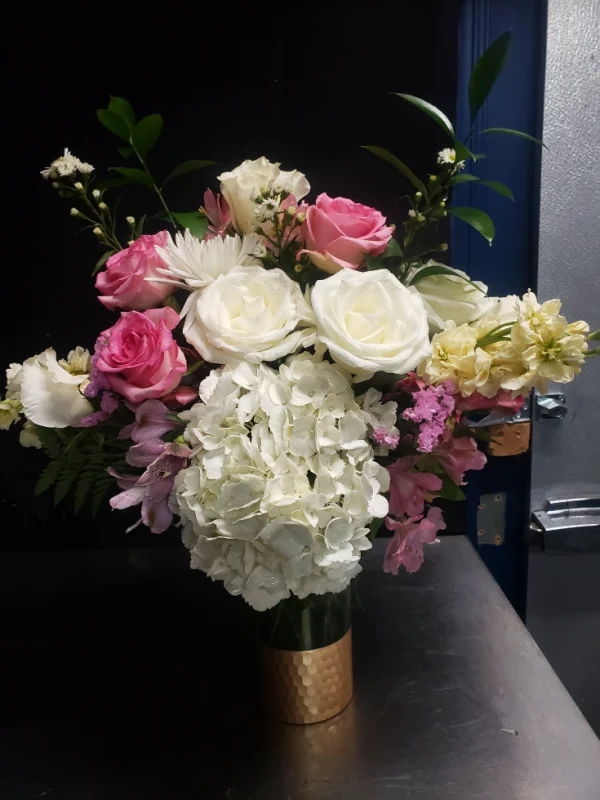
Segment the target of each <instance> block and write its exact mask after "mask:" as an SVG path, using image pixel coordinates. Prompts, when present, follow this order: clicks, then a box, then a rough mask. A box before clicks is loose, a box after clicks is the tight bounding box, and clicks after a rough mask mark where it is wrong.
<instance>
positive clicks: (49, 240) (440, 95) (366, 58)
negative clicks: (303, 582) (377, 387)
mask: <svg viewBox="0 0 600 800" xmlns="http://www.w3.org/2000/svg"><path fill="white" fill-rule="evenodd" d="M248 5H249V4H247V3H246V4H243V5H242V4H239V8H238V7H237V4H236V3H215V4H197V5H196V6H195V7H194V8H195V11H190V10H189V9H188V10H187V11H185V13H184V12H183V10H182V9H178V10H177V12H176V10H175V9H173V10H171V9H169V8H167V7H166V6H164V5H161V7H160V8H161V10H160V13H159V14H155V15H151V16H150V17H149V11H148V14H147V13H146V11H144V10H140V11H139V12H138V13H137V14H136V17H137V19H136V18H133V17H132V18H130V19H127V17H126V16H124V15H123V14H124V13H125V14H127V13H131V12H122V10H121V8H120V7H117V6H116V5H114V4H112V5H111V4H110V3H109V4H99V5H95V6H93V9H94V10H93V14H92V13H90V14H87V11H86V16H85V18H84V17H83V16H82V15H81V13H80V12H81V11H82V9H81V8H80V11H79V12H75V11H73V12H72V15H71V14H69V13H67V12H65V13H64V16H63V15H62V12H61V13H60V14H59V12H58V11H57V10H54V9H53V10H52V13H51V14H50V13H48V14H47V15H45V16H41V17H39V16H38V17H36V18H35V19H29V18H28V19H25V15H24V14H23V17H22V24H21V25H19V24H17V25H12V26H11V27H12V31H13V34H11V35H12V37H13V38H12V40H11V41H10V42H6V41H5V42H4V47H5V51H6V52H7V55H8V59H9V63H10V64H12V65H13V69H12V70H11V78H10V80H9V81H8V84H9V85H8V86H7V91H8V97H7V101H6V105H5V127H6V128H7V129H9V130H10V138H11V140H12V142H11V145H10V151H9V152H10V156H8V157H7V156H6V155H5V159H6V162H10V163H6V162H5V169H6V168H7V169H8V171H9V176H8V177H6V175H5V176H4V181H3V184H4V186H5V187H11V195H12V194H13V190H14V193H16V195H17V199H15V200H14V201H13V200H11V204H10V215H11V224H10V235H9V236H7V239H8V243H9V245H10V247H11V248H12V253H11V255H10V257H8V255H7V254H5V256H4V261H5V263H4V274H3V286H2V289H3V298H4V311H5V314H6V312H7V311H8V316H9V323H10V324H9V325H5V327H4V336H3V337H2V342H1V344H0V355H1V358H0V366H1V367H2V369H4V366H5V365H8V363H9V362H10V361H23V359H25V358H27V357H28V356H30V355H33V354H35V353H37V352H40V351H41V350H43V349H44V348H46V347H48V346H50V345H52V346H53V347H55V349H56V350H57V351H58V352H59V353H60V354H61V355H64V354H65V353H66V352H67V351H68V350H69V349H70V348H72V347H73V346H75V345H77V344H81V345H85V346H87V347H92V346H93V342H94V340H95V338H96V335H97V333H98V331H100V330H102V329H103V328H105V327H107V326H108V325H110V324H111V320H112V319H113V316H112V315H111V314H110V313H109V312H108V311H106V310H105V309H104V308H103V307H101V305H100V304H99V303H98V302H97V300H96V297H95V294H96V293H95V290H94V287H93V282H92V280H91V277H90V273H91V269H92V266H93V264H94V263H95V260H96V258H97V257H98V255H99V251H98V249H97V245H96V243H95V242H94V241H93V240H92V236H91V235H90V234H89V233H84V234H80V235H78V236H74V233H75V232H76V230H77V224H76V223H75V222H74V221H73V220H72V219H71V218H70V217H69V214H68V210H69V203H68V201H63V200H60V199H59V198H58V197H57V196H56V193H55V192H54V191H53V190H52V189H51V187H50V185H49V183H48V182H44V181H43V180H42V179H41V177H40V175H39V171H40V169H42V167H44V166H46V165H47V164H49V163H50V162H51V161H52V160H53V159H54V158H56V157H57V156H58V155H59V154H60V153H61V152H62V149H63V148H64V147H69V148H70V149H71V150H72V151H73V152H74V153H75V154H76V155H77V156H78V157H80V158H81V159H82V160H85V161H89V162H91V163H92V164H94V165H95V166H96V167H97V168H98V171H100V170H102V171H104V170H106V169H107V168H108V167H110V166H112V165H115V164H122V162H121V159H120V157H118V156H117V155H116V151H115V145H116V144H117V142H116V140H115V139H114V137H113V136H112V135H111V134H109V133H108V132H107V131H105V130H104V129H103V128H102V127H101V126H100V124H99V123H98V122H97V120H96V116H95V109H96V108H102V107H106V105H107V102H108V98H109V96H110V94H114V95H120V96H123V97H126V98H127V99H129V100H130V101H131V102H132V104H133V106H134V108H135V109H136V112H137V114H138V115H139V116H140V117H141V116H143V115H145V114H150V113H155V112H159V113H161V114H162V115H163V117H164V121H165V127H164V133H163V137H162V140H161V142H160V144H159V146H158V147H157V149H156V151H155V152H153V153H152V154H151V157H150V159H149V163H150V165H151V167H152V168H153V170H155V172H156V173H157V174H158V175H161V174H162V175H164V174H166V173H167V172H168V171H169V170H170V168H171V167H173V166H174V165H175V164H177V163H179V162H180V161H183V160H185V159H188V158H206V159H214V160H216V161H218V162H220V163H221V164H222V165H223V167H222V168H226V169H231V168H233V167H234V166H236V165H237V164H238V163H239V162H240V161H242V160H243V159H244V158H256V157H258V156H260V155H263V154H264V155H266V156H267V157H268V158H269V159H271V160H272V161H281V162H282V165H283V167H284V168H287V169H292V168H297V169H299V170H301V171H303V172H305V173H306V174H307V175H308V177H309V180H310V182H311V184H312V187H313V192H312V194H311V196H312V197H314V196H315V194H316V193H319V192H321V191H327V192H328V193H329V194H330V195H333V196H335V195H345V196H349V197H351V198H352V199H354V200H357V201H361V202H363V203H366V204H369V205H374V206H377V207H378V208H379V209H381V210H382V211H383V212H384V213H386V214H387V215H388V216H389V217H390V218H391V219H392V220H393V219H394V215H395V213H398V212H399V211H402V212H403V213H405V206H403V201H402V195H403V194H405V192H406V191H408V188H409V187H408V186H406V184H405V183H404V182H403V179H401V177H400V176H399V175H397V174H396V173H394V171H393V170H392V168H391V167H389V166H388V165H386V164H384V163H383V162H380V161H379V160H378V159H376V158H375V157H374V156H373V155H371V154H370V153H368V152H366V151H364V150H361V149H360V145H361V144H378V145H382V146H384V147H387V148H389V149H390V150H392V151H393V152H395V153H396V154H398V155H399V156H400V157H401V158H402V159H403V160H404V161H406V162H407V163H408V164H410V166H411V167H412V168H413V170H414V171H415V172H417V173H421V174H422V173H425V172H427V171H430V170H431V169H433V165H434V163H435V154H436V151H437V150H438V149H440V147H442V146H445V144H446V143H445V142H444V139H443V134H442V133H441V131H440V130H439V128H437V126H436V125H435V124H434V123H433V122H432V121H431V120H429V119H428V118H427V117H424V116H422V115H421V114H419V112H418V111H416V110H415V109H413V108H411V107H409V106H407V105H405V104H403V103H402V101H401V100H399V99H398V98H393V97H391V96H390V92H393V91H405V92H409V93H411V94H415V95H418V96H422V97H425V98H427V99H429V100H430V101H431V102H433V103H435V104H436V105H438V106H440V107H441V108H443V109H444V110H445V111H446V112H447V113H448V114H449V115H450V116H453V111H454V107H455V98H456V73H457V57H456V42H457V26H458V16H459V11H460V2H459V0H438V1H437V2H436V0H422V2H420V3H419V4H413V3H389V2H386V1H385V0H375V1H374V2H370V3H364V2H340V1H339V0H337V1H336V2H330V3H327V4H320V5H319V4H316V5H314V4H313V5H311V6H310V8H309V9H308V7H307V6H300V5H299V4H294V3H286V4H276V5H274V6H272V7H271V6H269V8H270V9H271V10H270V11H268V9H267V7H266V6H265V5H264V4H257V6H256V7H255V8H249V7H248ZM284 6H285V7H286V8H287V9H288V12H287V14H286V12H284V11H282V8H283V7H284ZM296 8H297V12H296V11H295V9H296ZM292 13H293V14H294V15H292ZM57 14H58V16H57ZM140 18H142V19H145V20H146V21H140ZM25 31H26V34H25ZM131 166H133V164H131ZM218 174H219V169H218V168H211V169H209V170H206V171H204V172H197V173H193V174H191V175H190V176H188V177H186V178H182V179H181V180H180V181H179V182H178V183H177V184H176V183H173V185H172V188H171V195H170V199H171V200H172V205H173V207H175V208H176V210H181V211H187V210H192V209H193V208H195V207H197V206H198V204H199V203H200V202H201V198H202V193H203V192H204V189H205V187H206V186H207V185H211V186H212V187H213V188H215V189H216V187H217V182H216V176H217V175H218ZM5 191H6V189H5ZM141 191H142V194H140V193H139V192H138V191H137V190H130V189H125V190H123V201H122V204H121V211H122V212H123V214H126V213H133V214H135V215H138V214H139V213H143V211H144V210H146V208H147V207H148V203H150V204H153V203H154V199H153V197H152V196H151V195H145V194H144V193H143V190H141ZM154 210H157V209H156V208H155V207H154V205H152V206H151V211H154ZM5 242H6V240H5ZM7 259H8V260H7ZM2 383H3V379H2ZM0 437H1V438H0V454H1V461H2V472H1V474H0V487H1V488H0V497H1V505H0V523H1V528H2V534H1V536H0V546H5V547H11V548H12V547H18V548H47V547H48V548H53V547H63V546H73V547H75V546H88V545H94V546H95V545H97V546H102V545H110V546H114V545H115V544H119V543H121V542H123V543H127V544H143V543H144V542H146V541H151V542H152V544H156V543H157V541H156V537H152V535H151V534H149V533H148V532H147V531H146V530H142V529H138V530H137V531H135V532H134V533H132V534H131V535H130V536H129V537H127V539H125V537H124V534H123V531H124V528H125V527H126V526H127V525H128V524H130V523H131V522H132V521H133V520H134V519H135V511H133V512H131V513H129V512H128V513H122V514H121V513H117V512H114V513H113V514H111V513H110V511H109V510H108V509H106V511H105V512H103V513H102V514H101V515H100V517H99V520H98V521H97V522H91V521H89V520H87V519H86V518H85V516H84V517H78V518H72V517H71V514H70V511H69V506H68V501H67V503H65V504H63V507H62V508H59V509H57V510H56V511H54V512H52V511H51V506H52V504H51V498H45V497H42V498H40V499H39V500H37V501H35V502H34V501H33V500H32V490H33V484H34V482H35V479H36V477H37V474H38V473H39V470H40V465H41V464H42V463H43V459H42V458H41V457H40V456H39V454H37V453H35V452H34V451H32V450H23V449H21V448H20V447H19V445H18V444H17V442H16V438H17V437H16V435H15V433H14V430H13V431H10V432H9V433H4V432H2V433H0ZM176 538H177V534H176V533H173V534H171V533H170V534H167V535H165V536H163V537H161V541H162V542H164V543H168V542H170V541H173V540H175V539H176Z"/></svg>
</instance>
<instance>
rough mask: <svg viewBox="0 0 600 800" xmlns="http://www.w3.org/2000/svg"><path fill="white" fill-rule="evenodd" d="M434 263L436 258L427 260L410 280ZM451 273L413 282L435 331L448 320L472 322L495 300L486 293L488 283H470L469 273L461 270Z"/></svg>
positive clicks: (442, 327) (435, 264) (431, 328)
mask: <svg viewBox="0 0 600 800" xmlns="http://www.w3.org/2000/svg"><path fill="white" fill-rule="evenodd" d="M433 266H438V264H437V263H436V262H435V261H428V262H427V264H425V266H423V267H421V268H420V269H418V270H414V271H413V273H412V275H411V280H414V277H415V276H416V275H418V274H419V272H420V271H421V270H422V269H427V268H428V267H433ZM439 266H445V265H443V264H440V265H439ZM447 269H451V267H447ZM452 272H453V273H454V274H452V275H448V274H445V275H430V276H429V277H427V278H423V279H422V280H420V281H417V282H416V283H415V284H414V286H415V289H416V290H417V291H418V292H419V294H420V295H421V297H422V298H423V304H424V305H425V311H426V312H427V320H428V322H429V330H430V331H431V332H432V333H436V332H437V331H441V330H443V329H444V326H445V324H446V322H449V321H452V322H455V323H456V324H457V325H463V324H464V323H465V322H473V320H475V319H478V318H479V317H480V316H481V315H482V314H485V313H486V312H487V311H489V310H490V308H491V307H492V305H493V301H492V299H491V298H489V297H488V296H487V286H486V285H485V283H481V281H472V282H471V283H468V281H469V276H468V275H467V273H466V272H462V271H461V270H460V269H453V270H452Z"/></svg>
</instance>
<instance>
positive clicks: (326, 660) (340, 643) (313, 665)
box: [262, 629, 354, 725]
mask: <svg viewBox="0 0 600 800" xmlns="http://www.w3.org/2000/svg"><path fill="white" fill-rule="evenodd" d="M262 662H263V673H264V679H265V693H266V702H267V705H268V707H269V710H270V712H271V714H272V715H273V716H274V717H275V718H276V719H278V720H280V721H281V722H291V723H296V724H298V725H308V724H309V723H312V722H323V721H324V720H326V719H330V718H331V717H335V715H336V714H339V713H340V711H343V710H344V708H346V706H347V705H348V703H349V702H350V700H351V699H352V694H353V691H354V681H353V676H352V631H351V630H350V629H348V630H347V631H346V633H345V634H344V635H343V636H342V638H341V639H338V640H337V641H335V642H333V643H331V644H328V645H326V646H325V647H318V648H317V649H315V650H279V649H277V648H275V647H263V648H262Z"/></svg>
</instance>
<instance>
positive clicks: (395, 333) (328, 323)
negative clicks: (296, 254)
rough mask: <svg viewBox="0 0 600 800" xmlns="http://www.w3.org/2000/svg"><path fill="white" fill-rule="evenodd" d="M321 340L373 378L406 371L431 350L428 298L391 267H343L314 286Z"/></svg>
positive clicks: (336, 355) (345, 361)
mask: <svg viewBox="0 0 600 800" xmlns="http://www.w3.org/2000/svg"><path fill="white" fill-rule="evenodd" d="M312 305H313V311H314V315H315V319H316V324H317V340H318V341H320V342H322V343H323V344H324V345H326V346H327V348H328V349H329V352H330V353H331V355H332V357H333V358H334V359H335V361H337V362H339V363H341V364H344V365H345V366H346V367H348V368H349V370H350V371H351V372H353V373H354V374H357V375H360V377H361V379H362V378H363V377H368V376H369V375H372V374H373V373H375V372H377V371H378V370H382V371H384V372H389V373H394V374H398V375H400V374H403V373H405V372H408V371H410V370H412V369H414V368H415V367H416V366H417V364H419V363H420V362H421V361H422V360H423V359H424V358H426V357H427V356H428V355H429V352H430V346H429V330H428V325H427V315H426V313H425V308H424V306H423V300H422V299H421V296H420V295H419V293H418V292H417V291H416V290H412V291H411V290H410V289H407V288H406V286H403V285H402V284H401V283H400V281H399V280H398V278H396V277H394V275H392V273H391V272H390V271H389V270H387V269H379V270H375V271H374V272H356V271H354V270H349V269H342V270H340V271H339V272H336V274H335V275H332V276H331V277H330V278H326V279H325V280H322V281H317V282H316V284H315V286H314V288H313V290H312Z"/></svg>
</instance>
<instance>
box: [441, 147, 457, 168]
mask: <svg viewBox="0 0 600 800" xmlns="http://www.w3.org/2000/svg"><path fill="white" fill-rule="evenodd" d="M437 163H438V164H455V163H456V150H454V148H452V147H444V149H443V150H440V152H439V153H438V157H437Z"/></svg>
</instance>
